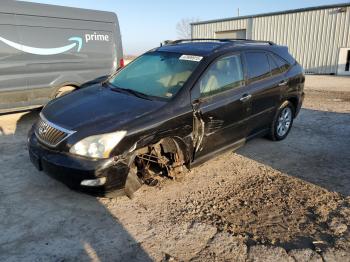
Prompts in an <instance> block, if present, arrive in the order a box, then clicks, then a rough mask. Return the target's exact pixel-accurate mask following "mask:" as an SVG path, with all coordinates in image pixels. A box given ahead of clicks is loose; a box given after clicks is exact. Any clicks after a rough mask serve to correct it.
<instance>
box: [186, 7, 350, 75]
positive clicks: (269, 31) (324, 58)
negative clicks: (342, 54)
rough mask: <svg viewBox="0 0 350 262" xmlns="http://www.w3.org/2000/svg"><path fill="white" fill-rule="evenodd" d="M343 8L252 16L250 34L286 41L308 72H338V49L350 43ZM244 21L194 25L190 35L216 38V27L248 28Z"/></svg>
mask: <svg viewBox="0 0 350 262" xmlns="http://www.w3.org/2000/svg"><path fill="white" fill-rule="evenodd" d="M345 9H346V12H338V11H339V8H328V9H320V10H311V11H304V12H297V13H286V14H280V15H272V16H261V17H253V18H252V26H251V30H252V32H251V36H252V39H254V40H270V41H274V42H276V43H278V44H281V45H287V46H288V47H289V51H290V52H291V54H292V55H293V56H294V57H295V58H296V59H297V60H298V61H299V62H300V63H301V64H302V65H303V67H304V68H305V71H306V72H308V73H315V74H331V73H337V68H338V59H339V49H340V48H341V47H350V8H349V7H347V8H345ZM247 21H248V19H247V18H245V19H238V20H231V21H222V22H215V23H207V24H197V25H193V26H192V34H193V38H202V37H203V38H215V32H217V31H224V30H237V29H248V28H247V24H248V23H247ZM247 35H249V32H248V31H247Z"/></svg>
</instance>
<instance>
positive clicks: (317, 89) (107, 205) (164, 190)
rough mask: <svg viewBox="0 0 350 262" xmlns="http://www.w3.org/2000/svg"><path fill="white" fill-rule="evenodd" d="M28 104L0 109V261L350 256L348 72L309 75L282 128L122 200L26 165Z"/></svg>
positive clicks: (342, 258)
mask: <svg viewBox="0 0 350 262" xmlns="http://www.w3.org/2000/svg"><path fill="white" fill-rule="evenodd" d="M37 116H38V113H37V112H31V113H19V114H11V115H4V116H0V163H1V164H0V178H1V184H0V221H1V223H0V232H1V234H0V261H76V260H92V261H111V260H113V261H153V260H156V261H189V260H192V261H224V260H226V261H350V229H349V227H350V171H349V170H350V154H349V148H350V136H349V134H350V78H339V77H325V76H322V77H320V76H308V77H307V87H306V100H305V103H304V107H303V109H302V111H301V114H300V116H299V117H298V118H297V119H296V121H295V122H294V127H293V129H292V131H291V133H290V135H289V136H288V138H287V139H286V140H284V141H282V142H270V141H269V140H266V139H255V140H253V141H251V142H249V143H248V144H247V145H246V146H245V147H243V148H241V149H239V150H238V151H236V152H234V153H233V152H229V153H226V154H223V155H220V156H218V157H217V158H215V159H213V160H211V161H208V162H207V163H205V164H203V165H202V166H200V167H198V168H195V169H193V170H191V171H190V172H188V173H186V174H184V175H183V176H181V177H179V178H178V179H177V180H176V181H170V180H164V181H162V182H161V183H160V185H159V186H157V187H142V188H141V189H140V190H139V191H138V192H137V193H136V194H135V197H134V198H133V199H132V200H130V199H128V198H126V197H121V198H118V199H102V198H101V199H96V198H93V197H90V196H87V195H84V194H80V193H77V192H74V191H71V190H69V189H67V188H66V187H65V186H64V185H62V184H60V183H59V182H56V181H55V180H53V179H51V178H50V177H48V176H46V175H45V174H43V173H40V172H38V171H36V170H35V168H34V167H33V166H32V164H31V163H30V161H29V158H28V155H27V151H26V132H27V131H28V129H29V127H30V126H31V124H32V123H33V122H34V121H35V120H36V118H37Z"/></svg>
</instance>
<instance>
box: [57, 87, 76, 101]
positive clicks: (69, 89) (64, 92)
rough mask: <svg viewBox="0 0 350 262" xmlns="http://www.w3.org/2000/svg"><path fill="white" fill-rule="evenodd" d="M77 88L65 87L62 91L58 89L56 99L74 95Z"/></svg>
mask: <svg viewBox="0 0 350 262" xmlns="http://www.w3.org/2000/svg"><path fill="white" fill-rule="evenodd" d="M76 89H77V88H76V87H74V86H64V87H61V88H60V89H58V91H57V93H56V94H55V96H54V98H59V97H62V96H65V95H67V94H69V93H72V92H73V91H75V90H76Z"/></svg>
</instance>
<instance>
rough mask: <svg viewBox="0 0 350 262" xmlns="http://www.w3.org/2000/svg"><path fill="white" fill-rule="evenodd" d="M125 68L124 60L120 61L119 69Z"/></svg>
mask: <svg viewBox="0 0 350 262" xmlns="http://www.w3.org/2000/svg"><path fill="white" fill-rule="evenodd" d="M124 66H125V62H124V59H123V58H122V59H120V60H119V67H124Z"/></svg>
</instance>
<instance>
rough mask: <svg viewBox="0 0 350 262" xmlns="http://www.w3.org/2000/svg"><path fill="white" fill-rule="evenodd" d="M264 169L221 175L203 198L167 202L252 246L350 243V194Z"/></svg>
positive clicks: (178, 214)
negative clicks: (237, 176) (234, 179)
mask: <svg viewBox="0 0 350 262" xmlns="http://www.w3.org/2000/svg"><path fill="white" fill-rule="evenodd" d="M260 169H261V173H260V174H259V175H251V176H249V177H246V178H245V179H243V180H240V181H239V182H238V183H236V184H228V183H225V180H222V183H221V185H219V187H217V188H215V189H214V190H210V191H207V192H205V194H203V197H202V198H201V199H200V200H191V199H192V198H191V197H188V198H187V199H178V200H175V201H173V202H172V203H170V204H169V207H168V210H170V213H171V219H172V220H173V221H174V222H176V221H179V220H185V221H186V220H187V221H195V222H201V223H209V224H211V225H214V226H216V227H217V228H218V230H219V231H223V232H227V233H230V234H232V235H233V236H235V237H237V238H240V239H241V240H242V241H243V242H244V243H245V244H247V245H248V246H251V245H256V244H263V245H274V246H281V247H283V248H285V249H286V250H287V251H288V250H291V249H300V248H310V249H313V250H319V251H322V250H325V249H327V248H329V247H336V248H339V249H349V248H350V246H349V243H348V241H344V239H346V238H349V227H348V225H350V209H349V207H350V201H349V199H345V198H344V197H342V196H341V195H339V194H337V193H332V192H329V191H327V190H325V189H323V188H320V187H318V186H315V185H312V184H309V183H306V182H303V181H302V180H299V179H296V178H293V177H289V176H286V175H283V174H281V173H278V172H274V171H272V170H266V168H264V167H260ZM194 194H195V195H197V194H201V192H196V193H194ZM179 204H181V205H182V206H181V207H179Z"/></svg>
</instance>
